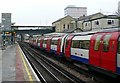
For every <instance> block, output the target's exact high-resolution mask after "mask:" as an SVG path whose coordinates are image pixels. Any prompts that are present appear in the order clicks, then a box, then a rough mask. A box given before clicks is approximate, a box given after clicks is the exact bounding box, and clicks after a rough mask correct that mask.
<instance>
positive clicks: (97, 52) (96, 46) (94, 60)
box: [89, 33, 104, 66]
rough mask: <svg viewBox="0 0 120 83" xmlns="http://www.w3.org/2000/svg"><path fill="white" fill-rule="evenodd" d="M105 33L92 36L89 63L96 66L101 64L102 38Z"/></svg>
mask: <svg viewBox="0 0 120 83" xmlns="http://www.w3.org/2000/svg"><path fill="white" fill-rule="evenodd" d="M103 35H104V33H102V34H95V35H93V36H92V37H91V41H90V51H89V63H90V64H92V65H95V66H100V60H101V44H100V43H101V40H102V37H103Z"/></svg>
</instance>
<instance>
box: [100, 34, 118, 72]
mask: <svg viewBox="0 0 120 83" xmlns="http://www.w3.org/2000/svg"><path fill="white" fill-rule="evenodd" d="M117 39H118V33H116V32H113V33H107V34H106V35H104V37H103V41H102V50H101V67H102V68H104V69H107V70H110V71H112V72H115V71H116V61H117V60H116V56H117V54H116V53H117V42H118V40H117Z"/></svg>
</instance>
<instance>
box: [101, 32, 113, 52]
mask: <svg viewBox="0 0 120 83" xmlns="http://www.w3.org/2000/svg"><path fill="white" fill-rule="evenodd" d="M107 36H108V37H107ZM111 36H112V34H107V35H105V36H104V38H103V50H102V51H103V52H109V47H110V38H111ZM107 44H108V45H107Z"/></svg>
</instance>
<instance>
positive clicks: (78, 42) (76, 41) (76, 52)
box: [70, 35, 92, 64]
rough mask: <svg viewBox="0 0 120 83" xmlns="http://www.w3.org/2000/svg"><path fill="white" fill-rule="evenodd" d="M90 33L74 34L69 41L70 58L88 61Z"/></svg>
mask: <svg viewBox="0 0 120 83" xmlns="http://www.w3.org/2000/svg"><path fill="white" fill-rule="evenodd" d="M91 36H92V35H84V36H74V37H73V38H72V43H71V48H70V49H71V53H70V55H71V56H70V58H71V59H72V60H76V61H80V62H82V63H85V64H88V63H89V46H90V38H91Z"/></svg>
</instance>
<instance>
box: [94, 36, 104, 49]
mask: <svg viewBox="0 0 120 83" xmlns="http://www.w3.org/2000/svg"><path fill="white" fill-rule="evenodd" d="M101 37H102V35H98V36H97V37H96V40H95V45H94V50H95V51H98V50H99V46H100V38H101Z"/></svg>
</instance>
